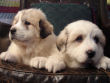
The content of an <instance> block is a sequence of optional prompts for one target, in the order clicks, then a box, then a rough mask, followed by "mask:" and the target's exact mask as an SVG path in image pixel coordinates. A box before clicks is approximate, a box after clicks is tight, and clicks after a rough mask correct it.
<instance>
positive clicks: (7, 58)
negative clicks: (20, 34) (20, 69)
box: [0, 52, 17, 63]
mask: <svg viewBox="0 0 110 83" xmlns="http://www.w3.org/2000/svg"><path fill="white" fill-rule="evenodd" d="M0 59H1V60H4V61H9V62H15V63H16V62H17V60H16V57H15V56H14V55H13V54H10V53H9V52H2V53H1V54H0Z"/></svg>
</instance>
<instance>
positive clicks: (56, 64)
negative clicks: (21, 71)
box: [0, 8, 65, 72]
mask: <svg viewBox="0 0 110 83" xmlns="http://www.w3.org/2000/svg"><path fill="white" fill-rule="evenodd" d="M9 38H10V40H11V45H10V46H9V48H8V50H7V51H6V52H3V53H2V54H1V55H0V59H2V60H5V61H11V62H17V63H22V64H25V65H29V66H31V67H35V68H46V69H47V70H48V71H49V72H56V71H58V70H61V69H63V68H64V67H65V63H64V61H63V60H62V61H61V60H60V55H61V54H60V53H59V51H58V50H57V48H56V36H55V34H54V33H53V26H52V24H51V23H50V22H48V20H47V19H46V16H45V14H44V13H43V12H42V11H41V10H40V9H34V8H31V9H25V10H21V11H19V12H18V13H17V14H16V16H15V18H14V20H13V23H12V27H11V29H10V32H9ZM61 57H62V56H61ZM47 59H48V61H47ZM61 59H62V58H61ZM54 60H55V61H54Z"/></svg>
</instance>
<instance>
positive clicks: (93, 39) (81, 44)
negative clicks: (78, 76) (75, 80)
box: [57, 20, 105, 64]
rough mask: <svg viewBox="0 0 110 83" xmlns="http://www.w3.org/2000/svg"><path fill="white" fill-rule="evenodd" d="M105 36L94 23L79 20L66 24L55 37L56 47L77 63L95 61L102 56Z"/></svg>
mask: <svg viewBox="0 0 110 83" xmlns="http://www.w3.org/2000/svg"><path fill="white" fill-rule="evenodd" d="M104 45H105V37H104V34H103V33H102V31H101V30H100V29H99V28H98V26H96V25H95V24H93V23H91V22H89V21H85V20H79V21H76V22H73V23H71V24H69V25H67V26H66V27H65V28H64V30H63V31H62V32H61V33H60V35H59V36H58V39H57V47H58V49H59V51H61V52H63V53H64V54H65V56H69V57H70V58H71V59H72V60H74V61H76V62H77V63H80V64H84V63H91V62H92V63H97V61H98V60H99V59H100V58H101V56H103V47H104Z"/></svg>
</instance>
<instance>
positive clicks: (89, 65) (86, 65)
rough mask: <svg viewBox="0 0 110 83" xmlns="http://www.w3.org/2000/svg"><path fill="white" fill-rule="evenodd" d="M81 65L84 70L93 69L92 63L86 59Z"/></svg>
mask: <svg viewBox="0 0 110 83" xmlns="http://www.w3.org/2000/svg"><path fill="white" fill-rule="evenodd" d="M82 65H83V66H84V67H85V68H91V67H94V61H93V60H91V59H87V60H86V61H85V62H84V63H82Z"/></svg>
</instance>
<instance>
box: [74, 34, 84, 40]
mask: <svg viewBox="0 0 110 83" xmlns="http://www.w3.org/2000/svg"><path fill="white" fill-rule="evenodd" d="M82 40H83V37H82V35H79V36H78V37H77V38H76V39H75V41H77V42H82Z"/></svg>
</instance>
